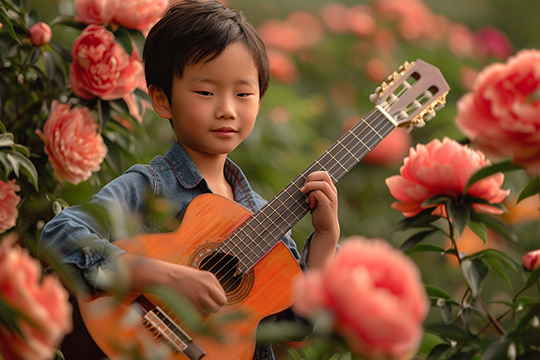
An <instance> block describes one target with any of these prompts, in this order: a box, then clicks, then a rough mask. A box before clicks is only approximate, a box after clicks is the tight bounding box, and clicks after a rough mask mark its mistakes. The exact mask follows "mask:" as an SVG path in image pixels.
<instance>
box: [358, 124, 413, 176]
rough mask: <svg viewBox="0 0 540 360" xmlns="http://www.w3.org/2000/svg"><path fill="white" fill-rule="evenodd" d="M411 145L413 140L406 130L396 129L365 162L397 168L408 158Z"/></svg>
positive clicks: (369, 154) (365, 158)
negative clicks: (396, 166)
mask: <svg viewBox="0 0 540 360" xmlns="http://www.w3.org/2000/svg"><path fill="white" fill-rule="evenodd" d="M411 144H412V138H411V135H410V134H409V133H408V132H407V130H406V129H404V128H397V129H394V130H392V132H391V133H390V134H388V135H387V136H386V137H385V138H384V139H382V141H381V142H380V143H379V144H378V145H377V146H375V148H374V149H373V150H371V151H370V152H369V153H368V154H367V155H366V157H364V159H363V161H364V162H367V163H370V164H375V165H380V166H386V167H391V166H395V165H397V164H399V163H400V162H401V161H403V159H404V158H405V156H407V152H408V150H409V148H410V147H411Z"/></svg>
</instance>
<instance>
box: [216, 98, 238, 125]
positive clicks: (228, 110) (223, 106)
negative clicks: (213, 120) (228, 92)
mask: <svg viewBox="0 0 540 360" xmlns="http://www.w3.org/2000/svg"><path fill="white" fill-rule="evenodd" d="M216 117H217V118H218V119H225V120H234V119H236V110H235V106H234V99H231V98H230V97H223V98H222V99H220V101H219V102H218V104H217V109H216Z"/></svg>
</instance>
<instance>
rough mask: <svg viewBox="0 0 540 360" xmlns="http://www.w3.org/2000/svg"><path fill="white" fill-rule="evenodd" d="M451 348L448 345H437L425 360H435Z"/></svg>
mask: <svg viewBox="0 0 540 360" xmlns="http://www.w3.org/2000/svg"><path fill="white" fill-rule="evenodd" d="M451 348H452V347H451V346H450V345H448V344H439V345H437V346H435V347H434V348H433V349H431V351H430V353H429V354H428V356H427V359H426V360H437V359H438V358H440V357H441V356H443V355H444V354H445V353H446V352H447V351H448V350H449V349H451Z"/></svg>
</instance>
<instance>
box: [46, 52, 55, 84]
mask: <svg viewBox="0 0 540 360" xmlns="http://www.w3.org/2000/svg"><path fill="white" fill-rule="evenodd" d="M43 61H44V62H45V72H46V74H47V78H48V79H49V80H50V79H52V78H53V77H54V73H55V70H56V61H55V59H54V55H53V54H52V53H51V52H50V51H44V52H43Z"/></svg>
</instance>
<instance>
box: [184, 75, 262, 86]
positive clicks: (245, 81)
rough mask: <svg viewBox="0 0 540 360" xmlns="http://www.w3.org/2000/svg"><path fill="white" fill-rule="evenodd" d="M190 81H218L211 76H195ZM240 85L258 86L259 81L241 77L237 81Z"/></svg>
mask: <svg viewBox="0 0 540 360" xmlns="http://www.w3.org/2000/svg"><path fill="white" fill-rule="evenodd" d="M189 82H192V83H197V82H203V83H209V84H216V83H217V82H218V81H217V80H214V79H211V78H205V77H194V78H193V79H191V80H189ZM235 83H236V84H238V85H255V86H258V84H257V81H255V80H251V79H239V80H237V81H236V82H235Z"/></svg>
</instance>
